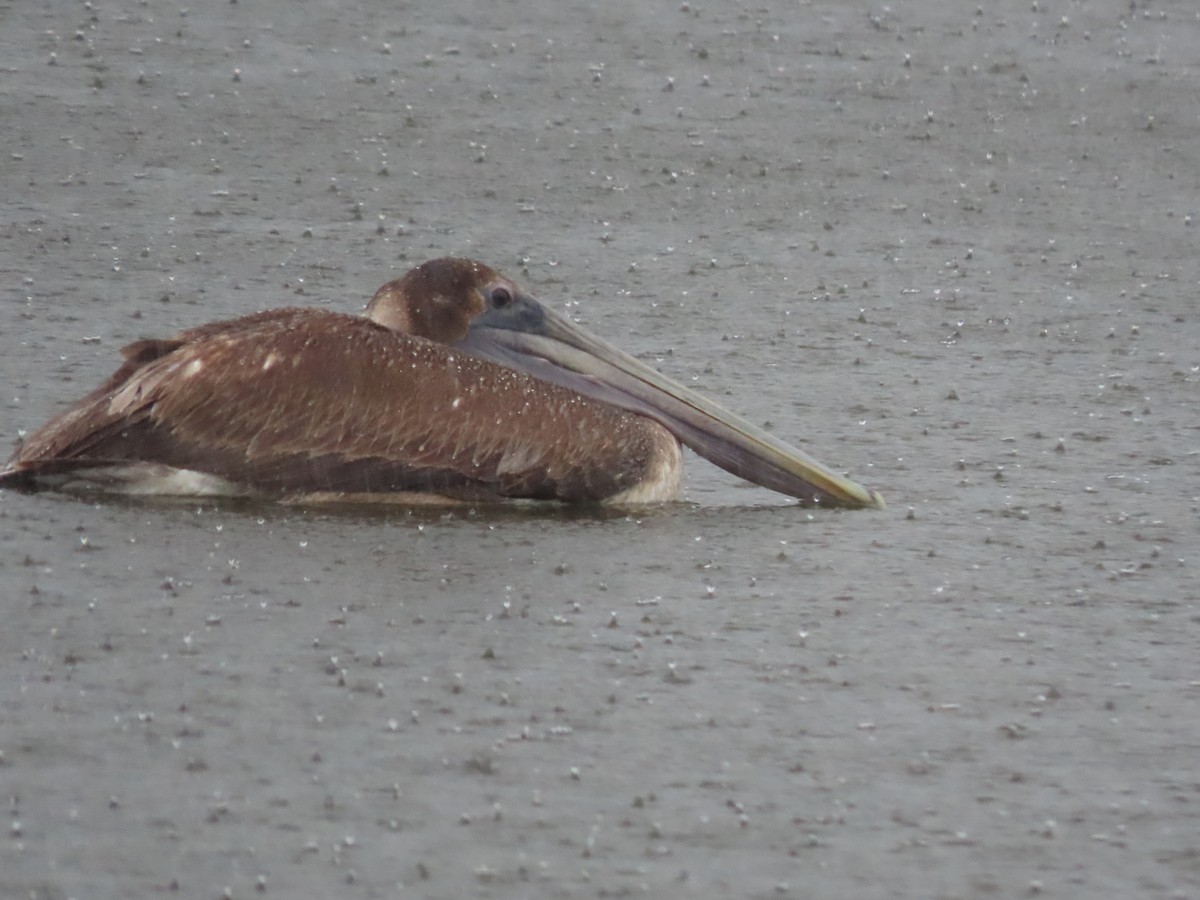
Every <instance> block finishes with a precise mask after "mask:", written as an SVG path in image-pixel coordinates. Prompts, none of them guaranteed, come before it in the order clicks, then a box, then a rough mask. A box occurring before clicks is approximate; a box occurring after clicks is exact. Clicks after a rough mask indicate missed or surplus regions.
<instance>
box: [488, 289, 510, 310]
mask: <svg viewBox="0 0 1200 900" xmlns="http://www.w3.org/2000/svg"><path fill="white" fill-rule="evenodd" d="M488 300H489V301H490V303H491V307H492V309H505V308H507V307H509V306H511V305H512V302H513V295H512V291H510V290H509V289H508V288H506V287H504V286H503V285H497V286H496V287H494V288H492V290H491V292H490V293H489V295H488Z"/></svg>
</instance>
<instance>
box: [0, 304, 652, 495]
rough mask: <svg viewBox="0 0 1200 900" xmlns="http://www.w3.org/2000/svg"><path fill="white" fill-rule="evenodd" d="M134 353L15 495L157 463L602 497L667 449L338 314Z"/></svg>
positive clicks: (498, 372)
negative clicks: (44, 483)
mask: <svg viewBox="0 0 1200 900" xmlns="http://www.w3.org/2000/svg"><path fill="white" fill-rule="evenodd" d="M124 352H125V356H126V359H125V362H124V364H123V365H122V366H121V367H120V368H119V369H118V370H117V371H116V372H115V373H114V374H113V376H112V377H111V378H110V379H109V380H108V381H107V382H106V383H105V384H104V385H102V386H101V387H100V388H98V389H97V390H96V391H94V392H93V393H92V394H90V395H89V396H87V397H85V398H84V399H83V400H81V401H80V402H79V403H78V404H76V405H75V406H74V407H72V408H71V409H69V410H67V411H66V412H65V413H63V414H62V415H60V416H58V417H57V418H55V419H53V420H52V421H51V422H49V423H47V424H46V425H45V426H44V427H43V428H42V429H40V430H39V431H38V432H37V433H35V434H34V435H33V436H32V437H31V438H30V439H29V440H28V441H27V442H26V444H25V445H24V447H22V449H21V451H20V452H19V453H18V454H17V456H16V458H15V459H14V460H13V461H12V463H10V467H9V469H8V470H7V471H6V472H0V480H19V479H20V478H21V477H22V476H24V477H26V478H28V477H31V476H36V475H40V474H46V473H52V472H63V471H69V470H72V469H82V468H89V467H97V466H108V465H119V464H122V463H128V462H149V463H158V464H162V465H166V466H170V467H174V468H181V469H190V470H195V471H200V472H206V473H210V474H214V475H218V476H220V477H222V478H225V479H227V480H229V481H231V482H234V483H236V484H241V485H245V486H247V487H249V488H253V489H256V490H261V491H265V492H269V493H283V494H303V493H314V492H352V493H364V492H366V493H374V492H434V493H440V494H448V495H451V496H456V495H457V496H467V497H472V496H474V497H478V496H505V497H535V498H546V499H548V498H555V497H557V498H560V499H575V500H588V499H602V498H604V497H607V496H610V495H612V494H615V493H618V492H619V491H621V490H623V489H626V488H628V487H631V486H632V485H634V484H636V483H637V482H638V481H639V480H640V479H642V478H643V477H645V475H646V471H647V469H648V468H649V467H650V466H651V465H652V464H653V460H654V455H655V453H656V452H657V450H658V449H659V448H657V447H656V442H660V440H661V438H660V436H659V435H657V434H656V433H655V431H656V430H657V428H658V426H657V425H652V424H650V423H648V420H646V419H643V418H641V417H639V416H636V415H634V414H631V413H627V412H623V411H621V410H618V409H615V408H613V407H610V406H608V405H607V404H603V403H598V402H595V401H591V400H588V399H586V398H584V397H581V396H579V395H578V394H575V393H574V392H572V391H569V390H566V389H564V388H559V387H557V386H555V385H551V384H547V383H546V382H543V381H539V380H537V379H535V378H532V377H530V376H529V375H526V374H525V373H522V372H519V371H516V370H514V369H509V368H505V367H504V366H501V365H498V364H496V363H493V362H489V361H487V360H481V359H477V358H474V357H471V356H469V355H467V354H464V353H461V352H458V351H455V350H454V349H453V348H451V347H449V346H447V345H444V344H438V343H434V342H432V341H428V340H424V339H422V338H418V337H413V336H410V335H405V334H399V333H397V332H394V331H390V330H388V329H385V328H383V327H381V326H378V325H376V324H374V323H372V322H370V321H368V320H366V319H363V318H360V317H356V316H347V315H341V314H337V313H331V312H326V311H321V310H311V309H310V310H302V309H284V310H275V311H272V312H268V313H260V314H257V315H255V316H250V317H246V318H244V319H238V320H233V321H231V322H223V323H215V324H213V325H207V326H201V327H199V328H196V329H192V330H190V331H185V332H182V333H181V334H179V335H177V336H176V337H175V338H172V339H170V340H166V341H142V342H139V343H137V344H132V345H130V346H129V347H127V348H126V350H125V351H124ZM648 425H649V427H648Z"/></svg>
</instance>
